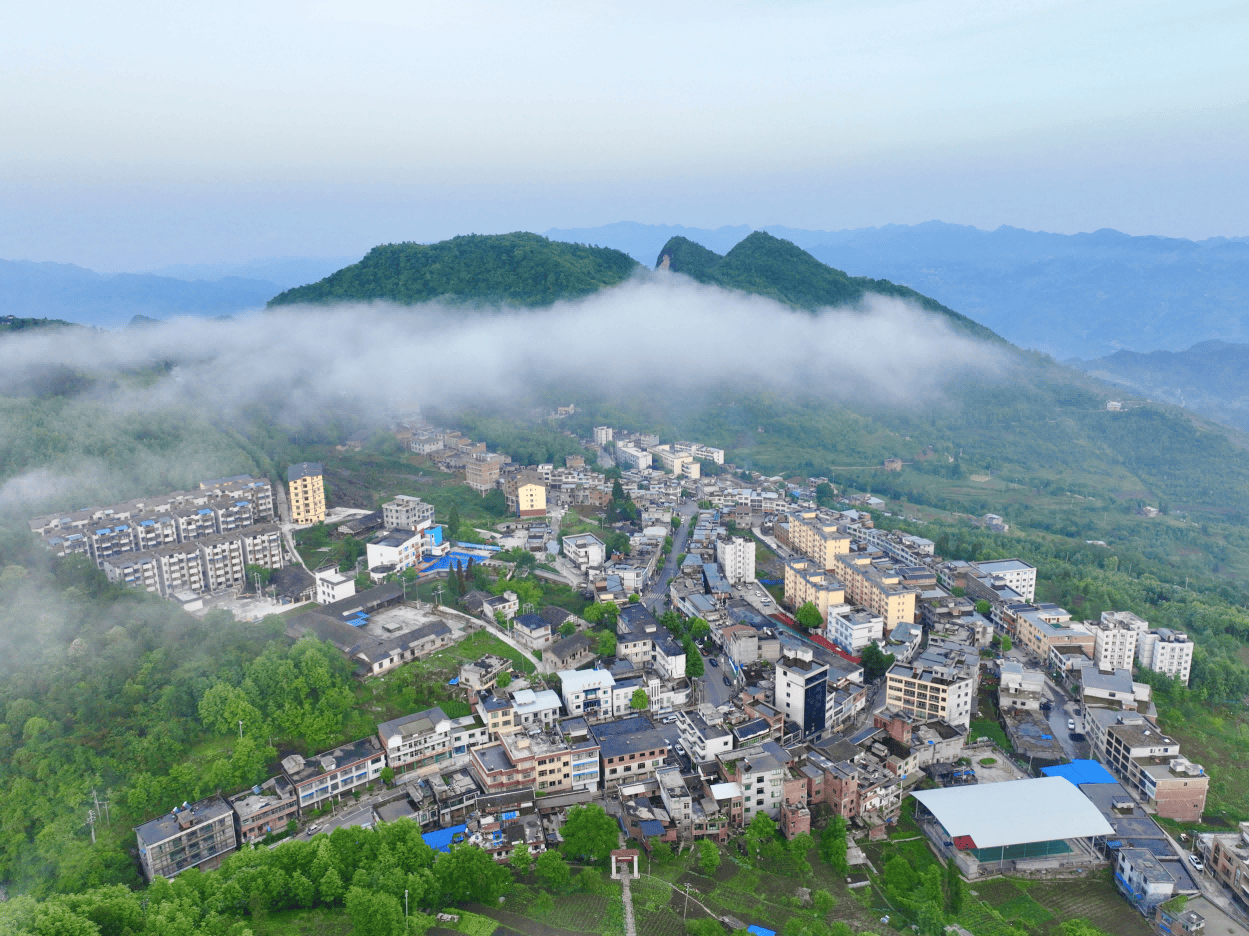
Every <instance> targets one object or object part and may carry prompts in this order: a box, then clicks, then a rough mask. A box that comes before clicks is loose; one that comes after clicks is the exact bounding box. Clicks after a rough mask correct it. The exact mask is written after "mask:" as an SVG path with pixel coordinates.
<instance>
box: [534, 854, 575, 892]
mask: <svg viewBox="0 0 1249 936" xmlns="http://www.w3.org/2000/svg"><path fill="white" fill-rule="evenodd" d="M534 873H535V874H537V876H538V878H539V880H541V881H542V883H543V884H545V885H546V886H547V887H548V888H550V889H551V890H553V891H555V892H556V893H557V894H563V893H565V892H567V891H568V890H569V888H570V886H571V884H572V872H571V871H570V870H568V862H567V861H565V860H564V856H563V855H561V854H560V853H559V852H557V851H555V850H553V849H550V850H547V851H544V852H543V853H542V854H541V855H539V856H538V860H537V862H536V863H535V864H534Z"/></svg>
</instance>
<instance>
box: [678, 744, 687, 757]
mask: <svg viewBox="0 0 1249 936" xmlns="http://www.w3.org/2000/svg"><path fill="white" fill-rule="evenodd" d="M676 749H677V753H678V754H680V755H681V756H682V757H685V748H683V747H681V745H680V744H677V745H676Z"/></svg>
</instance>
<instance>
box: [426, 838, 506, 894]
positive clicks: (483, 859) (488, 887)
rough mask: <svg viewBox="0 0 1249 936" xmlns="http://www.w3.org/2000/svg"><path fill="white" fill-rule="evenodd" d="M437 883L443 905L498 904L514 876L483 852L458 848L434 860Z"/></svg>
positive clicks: (459, 846) (462, 847)
mask: <svg viewBox="0 0 1249 936" xmlns="http://www.w3.org/2000/svg"><path fill="white" fill-rule="evenodd" d="M434 880H435V881H436V882H437V886H438V890H439V894H438V897H439V898H440V899H439V900H438V902H439V903H468V902H470V901H475V902H477V903H483V904H494V903H497V902H498V899H499V897H500V896H502V894H503V892H504V891H505V890H507V888H508V885H510V884H511V883H512V876H511V875H510V874H509V873H508V872H507V869H506V868H504V867H503V866H502V865H500V864H498V863H496V862H495V860H494V859H493V858H491V857H490V855H488V854H487V853H486V852H485V851H484V850H483V849H480V848H477V847H476V846H475V845H456V846H455V847H453V848H452V849H451V851H450V852H439V853H438V856H437V857H436V858H435V859H434ZM433 902H434V901H430V903H431V904H432V903H433Z"/></svg>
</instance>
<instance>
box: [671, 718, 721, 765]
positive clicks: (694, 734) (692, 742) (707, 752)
mask: <svg viewBox="0 0 1249 936" xmlns="http://www.w3.org/2000/svg"><path fill="white" fill-rule="evenodd" d="M676 718H677V727H678V728H679V729H680V730H681V741H682V742H683V743H684V744H685V750H686V751H688V752H689V755H690V757H691V758H692V759H693V761H694V763H696V764H705V763H706V762H708V761H713V760H715V759H716V757H717V756H719V755H720V754H724V753H726V752H728V751H731V750H733V733H732V732H731V731H729V730H728V729H726V728H725V727H724V726H723V725H712V724H709V723H708V722H707V719H705V718H704V717H703V716H702V715H700V714H699V713H698V712H677V715H676Z"/></svg>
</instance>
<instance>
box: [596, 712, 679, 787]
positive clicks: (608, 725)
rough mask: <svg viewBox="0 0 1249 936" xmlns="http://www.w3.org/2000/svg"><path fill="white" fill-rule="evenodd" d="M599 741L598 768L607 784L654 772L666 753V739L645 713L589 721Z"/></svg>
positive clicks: (652, 774) (635, 778)
mask: <svg viewBox="0 0 1249 936" xmlns="http://www.w3.org/2000/svg"><path fill="white" fill-rule="evenodd" d="M591 731H592V732H593V734H594V737H595V739H596V740H597V741H598V743H599V756H600V758H601V760H602V764H601V766H600V768H599V769H600V772H601V775H602V778H603V782H604V783H605V784H606V785H608V786H618V785H619V784H621V783H623V782H626V781H629V782H633V781H637V780H644V779H646V778H648V777H651V776H654V773H655V771H656V770H658V769H659V768H660V767H662V766H663V764H664V760H665V758H667V756H668V742H667V741H666V740H665V739H664V737H663V735H661V734H660V733H659V732H658V731H656V730H655V728H654V726H653V725H652V724H651V722H650V720H649V719H648V718H647V717H646V716H645V715H631V716H629V717H627V718H619V719H616V720H614V721H609V722H603V723H601V724H597V725H593V726H592V727H591Z"/></svg>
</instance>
